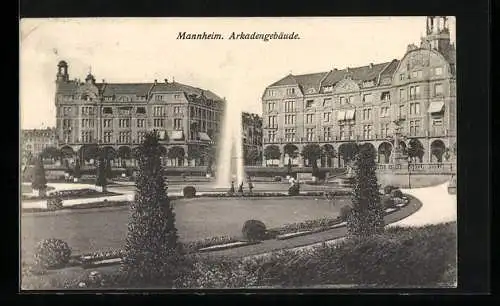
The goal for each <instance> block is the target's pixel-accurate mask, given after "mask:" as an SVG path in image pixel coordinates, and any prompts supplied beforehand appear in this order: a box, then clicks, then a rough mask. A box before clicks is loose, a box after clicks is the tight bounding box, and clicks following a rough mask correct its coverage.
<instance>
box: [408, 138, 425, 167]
mask: <svg viewBox="0 0 500 306" xmlns="http://www.w3.org/2000/svg"><path fill="white" fill-rule="evenodd" d="M408 156H409V157H410V158H411V159H413V160H416V159H417V158H418V159H419V161H420V162H422V158H423V157H424V146H423V145H422V143H421V142H420V141H419V140H418V139H416V138H412V139H411V140H410V141H409V143H408Z"/></svg>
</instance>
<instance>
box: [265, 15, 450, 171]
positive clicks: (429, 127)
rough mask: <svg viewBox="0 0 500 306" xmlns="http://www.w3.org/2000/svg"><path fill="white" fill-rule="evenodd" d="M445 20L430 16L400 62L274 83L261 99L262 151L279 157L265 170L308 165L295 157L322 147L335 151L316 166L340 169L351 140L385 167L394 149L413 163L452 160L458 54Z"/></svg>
mask: <svg viewBox="0 0 500 306" xmlns="http://www.w3.org/2000/svg"><path fill="white" fill-rule="evenodd" d="M447 21H448V19H447V17H445V16H428V17H427V18H426V35H425V37H422V38H421V42H420V46H416V45H414V44H410V45H408V47H407V51H406V53H405V54H404V55H403V56H402V58H401V59H393V60H391V61H387V62H383V63H370V64H367V65H365V66H362V67H347V68H345V69H336V68H334V69H332V70H330V71H325V72H318V73H313V74H303V75H292V74H289V75H287V76H285V77H283V78H282V79H280V80H278V81H276V82H275V83H273V84H271V85H269V86H268V87H267V88H266V89H265V91H264V93H263V95H262V111H263V112H262V113H263V147H264V151H265V150H266V148H267V147H270V146H272V147H273V149H275V152H277V151H278V150H279V152H280V155H279V156H280V157H279V158H272V159H270V160H264V161H263V163H264V165H267V166H271V165H274V166H278V165H279V166H283V165H285V164H287V161H288V160H289V157H290V159H291V161H292V163H293V164H294V165H299V166H302V165H306V163H307V161H305V160H304V159H303V158H302V157H301V156H300V154H295V153H299V152H302V149H303V148H304V146H306V145H308V144H319V145H320V146H321V148H322V151H323V152H334V154H328V155H327V156H324V157H322V158H321V160H320V161H319V162H320V163H318V164H321V166H323V167H338V166H342V165H343V164H344V163H345V161H344V160H343V156H342V154H338V153H339V152H342V151H343V149H344V148H343V146H345V144H346V143H349V142H355V143H358V144H362V143H369V144H371V145H372V146H373V149H374V150H375V151H376V152H377V159H376V160H377V162H378V163H380V164H388V163H393V162H395V154H394V152H396V151H400V152H403V154H404V156H406V157H405V158H408V160H409V161H410V162H415V163H441V162H446V161H448V160H453V159H454V158H455V156H454V153H452V152H454V151H455V148H456V130H457V129H456V126H457V121H456V59H455V58H456V49H455V46H454V44H453V43H451V41H450V32H449V28H448V22H447ZM395 143H396V145H395ZM285 146H287V150H284V148H285ZM290 147H291V148H292V149H296V150H295V153H294V154H292V156H288V154H286V152H290ZM408 152H410V153H408ZM264 155H265V154H264ZM264 157H265V156H264ZM264 159H265V158H264Z"/></svg>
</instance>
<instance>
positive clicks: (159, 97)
mask: <svg viewBox="0 0 500 306" xmlns="http://www.w3.org/2000/svg"><path fill="white" fill-rule="evenodd" d="M155 99H156V101H163V96H162V95H156V97H155Z"/></svg>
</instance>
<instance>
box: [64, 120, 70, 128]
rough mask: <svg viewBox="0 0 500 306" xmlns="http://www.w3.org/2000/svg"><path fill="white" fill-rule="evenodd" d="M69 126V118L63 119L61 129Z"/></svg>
mask: <svg viewBox="0 0 500 306" xmlns="http://www.w3.org/2000/svg"><path fill="white" fill-rule="evenodd" d="M70 127H71V119H63V129H68V128H70Z"/></svg>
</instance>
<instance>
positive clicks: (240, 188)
mask: <svg viewBox="0 0 500 306" xmlns="http://www.w3.org/2000/svg"><path fill="white" fill-rule="evenodd" d="M238 193H241V194H242V195H243V181H242V182H241V184H240V186H239V187H238Z"/></svg>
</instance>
